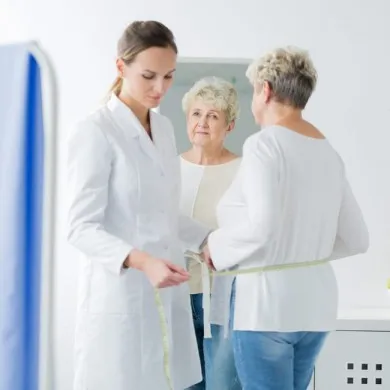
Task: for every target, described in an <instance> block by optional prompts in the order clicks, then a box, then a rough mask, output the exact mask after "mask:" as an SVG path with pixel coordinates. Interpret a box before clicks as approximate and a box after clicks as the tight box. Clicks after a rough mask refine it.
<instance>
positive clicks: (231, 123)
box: [226, 120, 236, 133]
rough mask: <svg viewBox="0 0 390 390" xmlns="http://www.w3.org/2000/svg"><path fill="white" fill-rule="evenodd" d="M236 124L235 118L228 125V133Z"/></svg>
mask: <svg viewBox="0 0 390 390" xmlns="http://www.w3.org/2000/svg"><path fill="white" fill-rule="evenodd" d="M235 126H236V121H235V120H233V121H231V122H230V124H229V126H228V128H227V130H226V131H227V132H228V133H230V132H231V131H232V130H233V129H234V127H235Z"/></svg>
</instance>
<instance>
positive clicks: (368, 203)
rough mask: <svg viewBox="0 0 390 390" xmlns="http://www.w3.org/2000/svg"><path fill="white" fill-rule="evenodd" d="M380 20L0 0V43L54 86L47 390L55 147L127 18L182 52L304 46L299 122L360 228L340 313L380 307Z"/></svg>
mask: <svg viewBox="0 0 390 390" xmlns="http://www.w3.org/2000/svg"><path fill="white" fill-rule="evenodd" d="M389 16H390V4H389V2H388V1H387V0H370V1H368V0H322V1H315V0H295V1H291V0H279V1H278V0H273V1H269V0H268V1H264V0H241V1H234V2H233V1H227V0H212V1H210V0H198V1H197V2H192V1H191V2H190V1H183V0H176V1H174V0H169V1H166V0H165V1H162V0H148V1H134V0H133V1H129V0H110V1H103V0H94V1H92V0H56V1H53V0H0V42H11V41H19V40H26V39H27V40H39V42H40V43H41V44H42V46H43V47H44V48H45V50H46V51H47V52H48V53H49V55H50V57H51V58H52V61H53V62H54V65H55V68H56V72H57V76H58V83H59V88H60V139H59V151H58V157H59V161H60V164H59V165H60V166H59V168H60V170H59V173H58V183H59V195H60V196H59V199H58V202H59V203H58V208H57V213H58V239H57V249H56V253H57V256H56V258H55V259H53V261H55V263H56V270H57V271H56V280H55V283H56V313H55V315H56V333H55V334H56V345H55V346H56V359H57V363H58V366H57V367H58V371H57V389H58V390H69V389H71V383H72V373H73V370H72V354H73V350H72V342H73V329H74V312H75V305H76V292H77V256H76V254H75V252H74V251H73V250H71V249H70V248H69V247H68V246H67V244H66V242H65V239H64V234H65V230H64V226H65V207H64V200H65V197H66V184H65V181H64V176H63V172H64V170H63V169H64V140H65V137H66V133H67V131H68V129H69V127H70V126H71V125H72V123H74V121H76V120H77V119H79V118H81V117H82V116H84V115H85V114H86V113H88V112H89V111H90V110H92V109H94V108H95V107H96V106H97V104H99V103H100V101H101V99H103V98H104V95H105V92H106V90H107V89H108V87H109V85H110V83H111V81H112V80H113V79H114V77H115V67H114V60H115V46H116V41H117V39H118V37H119V35H120V34H121V32H122V30H123V28H124V27H125V25H126V24H127V23H128V22H130V21H132V20H135V19H158V20H160V21H162V22H164V23H166V24H167V25H168V26H169V27H170V28H171V29H172V30H173V32H174V33H175V35H176V37H177V43H178V46H179V50H180V54H181V55H182V56H186V57H188V56H192V57H197V56H199V57H230V58H252V57H254V56H256V55H258V54H261V53H263V52H264V50H266V49H268V48H272V47H274V46H277V45H285V44H294V45H298V46H301V47H304V48H306V49H309V50H310V52H311V54H312V57H313V60H314V62H315V64H316V66H317V69H318V72H319V76H320V77H319V84H318V88H317V91H316V93H315V95H314V96H313V98H312V100H311V102H310V106H309V107H308V109H307V117H308V118H309V119H310V120H312V121H314V122H315V124H316V125H317V126H319V127H320V128H321V129H322V130H323V131H324V132H325V133H326V135H327V136H328V137H329V138H330V139H331V141H332V142H333V144H334V146H335V147H336V148H337V150H338V151H339V152H340V153H341V155H342V157H343V158H344V160H345V162H346V165H347V167H348V172H349V177H350V180H351V183H352V186H353V188H354V190H355V193H356V195H357V197H358V199H359V201H360V203H361V205H362V208H363V211H364V213H365V215H366V218H367V222H368V225H369V229H370V233H371V249H370V251H369V253H368V254H367V255H364V256H361V257H359V258H355V259H350V260H346V261H343V262H342V263H340V264H338V265H337V271H338V276H339V283H340V289H341V308H342V309H353V308H358V309H359V308H360V310H363V308H373V309H376V311H377V312H381V313H382V314H383V313H385V312H386V310H389V309H388V308H389V307H390V304H389V302H390V298H389V297H388V296H387V292H386V279H387V278H388V277H390V262H389V260H388V259H389V256H390V240H389V233H390V231H389V228H388V225H389V221H390V184H389V174H388V170H389V166H390V155H389V154H388V149H389V148H388V145H389V142H390V134H389V131H390V129H389V123H388V118H389V111H390V110H389V104H390V99H389V96H388V92H389V89H390V72H389V69H390V54H389V51H390V48H389V44H388V39H389V37H390V23H389ZM308 293H310V292H308ZM386 307H387V309H386ZM366 311H367V310H366ZM362 313H363V311H362ZM362 315H363V314H362Z"/></svg>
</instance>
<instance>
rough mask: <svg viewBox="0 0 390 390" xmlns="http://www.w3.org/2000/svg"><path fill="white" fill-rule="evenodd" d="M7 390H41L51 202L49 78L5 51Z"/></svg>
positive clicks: (0, 303)
mask: <svg viewBox="0 0 390 390" xmlns="http://www.w3.org/2000/svg"><path fill="white" fill-rule="evenodd" d="M0 86H1V88H0V339H1V345H0V390H38V369H39V365H38V363H39V318H40V275H41V245H42V202H43V150H44V149H43V148H44V144H43V142H44V137H43V120H42V94H41V92H42V91H41V74H40V69H39V66H38V64H37V62H36V60H35V59H34V57H33V56H32V55H31V54H30V53H29V51H28V46H27V45H26V46H24V45H15V46H12V45H10V46H0Z"/></svg>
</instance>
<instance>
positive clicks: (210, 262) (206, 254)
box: [202, 245, 215, 271]
mask: <svg viewBox="0 0 390 390" xmlns="http://www.w3.org/2000/svg"><path fill="white" fill-rule="evenodd" d="M202 257H203V260H204V262H205V263H206V264H207V266H208V267H209V269H210V270H211V271H215V267H214V264H213V260H212V259H211V255H210V251H209V247H208V246H207V245H206V246H205V247H204V248H203V253H202Z"/></svg>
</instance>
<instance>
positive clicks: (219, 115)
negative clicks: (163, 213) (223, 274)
mask: <svg viewBox="0 0 390 390" xmlns="http://www.w3.org/2000/svg"><path fill="white" fill-rule="evenodd" d="M183 111H184V113H185V115H186V120H187V134H188V138H189V140H190V142H191V148H190V149H189V150H187V151H186V152H185V153H183V154H182V155H181V156H180V165H181V177H182V197H181V211H182V212H183V214H186V215H188V216H190V217H192V218H194V219H196V220H198V221H200V222H202V223H203V224H205V225H207V226H209V227H210V228H212V229H215V228H217V221H216V205H217V203H218V202H219V200H220V198H221V197H222V196H223V194H224V192H225V191H226V189H227V188H228V187H229V186H230V184H231V182H232V180H233V178H234V176H235V175H236V172H237V170H238V167H239V165H240V161H241V159H240V158H239V157H238V156H236V155H235V154H234V153H232V152H231V151H229V150H228V149H227V148H226V147H225V146H224V141H225V139H226V137H227V136H228V135H229V134H230V133H231V132H232V131H233V129H234V127H235V122H236V119H237V117H238V114H239V103H238V96H237V92H236V90H235V88H234V86H233V85H232V84H231V83H229V82H227V81H225V80H223V79H220V78H217V77H211V78H205V79H202V80H199V81H198V82H196V83H195V84H194V85H193V87H192V88H191V89H190V90H189V91H188V92H187V93H186V94H185V96H184V98H183ZM188 267H189V272H190V275H191V278H190V282H189V283H190V292H191V303H192V311H193V313H192V314H193V319H194V325H195V331H196V336H197V340H198V348H199V353H200V358H201V362H202V366H203V372H204V380H203V382H201V383H199V384H197V385H194V386H193V387H191V389H192V390H204V389H207V390H240V389H241V386H240V384H239V381H238V377H237V373H236V369H235V365H234V360H233V350H232V346H231V343H230V340H229V338H225V337H224V335H225V332H224V331H223V330H224V326H225V327H228V315H229V300H230V289H231V285H232V279H231V278H218V277H216V278H214V279H213V286H212V317H211V322H212V324H211V332H212V338H211V339H209V338H206V339H204V334H203V326H204V324H203V308H202V298H203V295H202V294H203V288H202V276H201V265H200V264H199V262H197V261H196V260H194V259H190V260H189V262H188ZM225 330H226V329H225ZM227 330H228V329H227Z"/></svg>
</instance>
